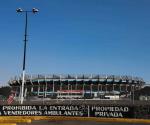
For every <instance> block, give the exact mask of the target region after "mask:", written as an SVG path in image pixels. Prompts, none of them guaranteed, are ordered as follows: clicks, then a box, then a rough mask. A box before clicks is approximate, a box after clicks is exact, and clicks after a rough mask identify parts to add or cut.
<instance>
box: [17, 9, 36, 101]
mask: <svg viewBox="0 0 150 125" xmlns="http://www.w3.org/2000/svg"><path fill="white" fill-rule="evenodd" d="M16 12H17V13H23V12H24V13H25V14H26V17H25V35H24V37H25V38H24V55H23V72H22V85H21V97H20V103H21V104H23V100H24V83H25V63H26V46H27V25H28V13H29V12H31V13H34V14H35V13H37V12H38V9H36V8H33V9H32V10H31V11H25V10H22V9H21V8H18V9H17V10H16Z"/></svg>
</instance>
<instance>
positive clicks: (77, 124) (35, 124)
mask: <svg viewBox="0 0 150 125" xmlns="http://www.w3.org/2000/svg"><path fill="white" fill-rule="evenodd" d="M17 125H147V124H144V123H115V122H114V123H112V122H105V123H104V122H94V121H48V120H40V121H32V123H30V124H29V123H19V124H17Z"/></svg>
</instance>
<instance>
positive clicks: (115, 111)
mask: <svg viewBox="0 0 150 125" xmlns="http://www.w3.org/2000/svg"><path fill="white" fill-rule="evenodd" d="M133 109H134V108H133V107H128V106H98V105H25V106H23V105H4V106H0V116H78V117H108V118H132V117H134V110H133Z"/></svg>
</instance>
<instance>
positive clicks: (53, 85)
mask: <svg viewBox="0 0 150 125" xmlns="http://www.w3.org/2000/svg"><path fill="white" fill-rule="evenodd" d="M9 84H10V86H12V88H13V90H14V91H16V93H17V94H16V96H19V93H20V86H21V84H22V77H15V78H13V79H11V80H10V81H9ZM144 84H145V82H144V80H143V79H142V78H139V77H131V76H115V75H93V74H91V75H85V74H83V75H70V74H68V75H56V74H53V75H34V76H33V75H26V76H25V91H24V97H28V96H29V95H36V96H38V97H39V98H40V97H42V98H51V99H55V98H57V99H70V98H71V99H112V100H115V99H116V100H118V99H121V98H127V97H128V96H130V95H131V93H132V92H133V91H136V90H139V89H141V87H142V86H143V85H144Z"/></svg>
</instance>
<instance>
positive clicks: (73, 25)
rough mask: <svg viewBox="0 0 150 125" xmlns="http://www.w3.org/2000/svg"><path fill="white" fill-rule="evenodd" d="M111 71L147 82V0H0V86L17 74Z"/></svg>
mask: <svg viewBox="0 0 150 125" xmlns="http://www.w3.org/2000/svg"><path fill="white" fill-rule="evenodd" d="M19 7H20V8H22V9H24V10H32V8H34V7H35V8H38V9H39V13H37V14H33V13H28V18H29V19H28V42H27V58H26V59H27V60H26V74H53V73H56V74H57V73H58V74H92V73H93V74H112V75H131V76H138V77H142V78H143V79H144V80H145V81H146V82H149V81H150V55H149V54H150V0H0V85H7V84H8V81H9V80H10V79H11V78H13V77H14V76H16V75H17V76H20V75H21V74H22V63H23V44H24V42H23V40H24V28H25V15H24V14H23V13H16V9H17V8H19Z"/></svg>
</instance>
